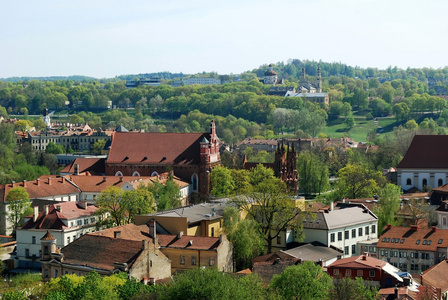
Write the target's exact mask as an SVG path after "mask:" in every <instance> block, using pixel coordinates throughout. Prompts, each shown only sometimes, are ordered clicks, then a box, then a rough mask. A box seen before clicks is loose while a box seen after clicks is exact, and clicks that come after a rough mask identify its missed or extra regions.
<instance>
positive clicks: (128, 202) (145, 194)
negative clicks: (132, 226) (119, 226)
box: [122, 187, 155, 223]
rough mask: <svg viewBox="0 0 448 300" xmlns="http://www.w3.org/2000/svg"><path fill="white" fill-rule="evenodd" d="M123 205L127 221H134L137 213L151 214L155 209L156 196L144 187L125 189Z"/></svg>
mask: <svg viewBox="0 0 448 300" xmlns="http://www.w3.org/2000/svg"><path fill="white" fill-rule="evenodd" d="M122 205H123V206H124V209H125V216H126V223H132V222H134V218H135V216H136V215H142V214H149V213H151V212H153V211H154V210H155V209H154V208H155V202H154V197H153V195H152V193H151V192H150V191H148V190H147V189H145V188H144V187H139V188H137V189H135V190H131V191H125V193H124V197H123V204H122Z"/></svg>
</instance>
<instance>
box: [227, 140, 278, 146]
mask: <svg viewBox="0 0 448 300" xmlns="http://www.w3.org/2000/svg"><path fill="white" fill-rule="evenodd" d="M277 144H278V142H277V140H274V139H270V140H266V139H253V138H245V139H244V140H242V141H241V142H239V143H238V144H236V146H237V147H240V146H242V145H270V146H277Z"/></svg>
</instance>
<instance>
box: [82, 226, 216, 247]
mask: <svg viewBox="0 0 448 300" xmlns="http://www.w3.org/2000/svg"><path fill="white" fill-rule="evenodd" d="M115 231H120V234H121V236H120V238H121V239H130V240H137V241H141V240H143V239H148V240H150V241H153V239H152V237H151V236H150V235H149V228H148V226H146V225H138V226H137V225H134V224H126V225H122V226H118V227H113V228H109V229H104V230H100V231H97V232H93V233H90V234H91V235H99V236H107V237H114V232H115ZM157 239H158V243H159V245H160V247H162V248H178V249H179V248H182V249H191V250H216V249H217V248H218V246H219V245H220V238H219V237H203V236H189V235H183V236H182V237H181V238H178V236H177V235H172V234H157Z"/></svg>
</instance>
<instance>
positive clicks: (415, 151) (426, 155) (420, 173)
mask: <svg viewBox="0 0 448 300" xmlns="http://www.w3.org/2000/svg"><path fill="white" fill-rule="evenodd" d="M447 147H448V135H416V136H414V139H413V140H412V142H411V145H410V146H409V148H408V151H407V152H406V155H405V156H404V158H403V160H402V161H401V162H400V163H399V164H398V166H397V184H398V185H399V186H401V188H402V189H403V190H405V191H407V190H409V189H411V188H417V189H419V190H423V189H424V188H425V187H427V188H429V187H433V188H434V187H438V186H441V185H444V184H446V183H447V182H448V155H447V152H446V149H447Z"/></svg>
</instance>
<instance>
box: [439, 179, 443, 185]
mask: <svg viewBox="0 0 448 300" xmlns="http://www.w3.org/2000/svg"><path fill="white" fill-rule="evenodd" d="M438 185H439V186H441V185H443V180H442V178H440V179H439V181H438Z"/></svg>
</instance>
